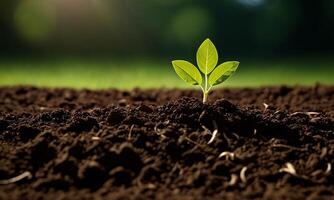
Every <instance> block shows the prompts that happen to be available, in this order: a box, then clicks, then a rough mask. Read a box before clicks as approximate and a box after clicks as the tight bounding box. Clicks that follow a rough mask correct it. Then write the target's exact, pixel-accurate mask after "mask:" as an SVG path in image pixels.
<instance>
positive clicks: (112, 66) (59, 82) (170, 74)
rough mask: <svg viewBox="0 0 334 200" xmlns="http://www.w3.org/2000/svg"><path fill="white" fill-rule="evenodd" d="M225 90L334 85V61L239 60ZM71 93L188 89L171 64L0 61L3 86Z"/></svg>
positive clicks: (32, 60) (148, 62)
mask: <svg viewBox="0 0 334 200" xmlns="http://www.w3.org/2000/svg"><path fill="white" fill-rule="evenodd" d="M240 61H241V64H240V66H239V69H238V71H237V72H236V74H234V76H233V77H231V78H230V79H228V80H227V81H226V82H225V83H223V84H222V85H221V86H223V87H224V86H226V87H257V86H264V85H281V84H285V85H296V84H298V85H313V84H315V83H323V84H331V85H333V84H334V59H330V58H322V59H320V58H318V59H309V58H302V59H280V60H271V61H259V60H240ZM26 84H28V85H35V86H44V87H72V88H91V89H97V88H99V89H100V88H120V89H131V88H134V87H140V88H158V87H167V88H174V87H177V88H186V87H191V86H188V85H187V84H185V83H184V82H183V81H182V80H181V79H179V78H178V77H177V75H176V74H175V73H174V70H173V68H172V66H171V64H170V61H169V60H152V59H131V60H127V59H124V60H120V59H118V60H117V59H68V58H67V59H18V60H15V59H0V85H1V86H5V85H6V86H8V85H26Z"/></svg>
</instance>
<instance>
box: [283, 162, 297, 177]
mask: <svg viewBox="0 0 334 200" xmlns="http://www.w3.org/2000/svg"><path fill="white" fill-rule="evenodd" d="M285 165H286V167H284V168H282V169H280V170H279V172H286V173H289V174H291V175H294V176H297V172H296V169H295V167H294V166H293V165H292V164H291V163H289V162H287V163H285Z"/></svg>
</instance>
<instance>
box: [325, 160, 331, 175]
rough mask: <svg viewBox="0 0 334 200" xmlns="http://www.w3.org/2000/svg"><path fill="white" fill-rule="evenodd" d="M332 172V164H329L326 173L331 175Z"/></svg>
mask: <svg viewBox="0 0 334 200" xmlns="http://www.w3.org/2000/svg"><path fill="white" fill-rule="evenodd" d="M331 170H332V164H330V163H327V169H326V171H325V174H329V173H330V172H331Z"/></svg>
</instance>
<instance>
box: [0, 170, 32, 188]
mask: <svg viewBox="0 0 334 200" xmlns="http://www.w3.org/2000/svg"><path fill="white" fill-rule="evenodd" d="M25 178H27V179H31V178H32V174H31V173H30V172H29V171H25V172H23V173H22V174H20V175H18V176H16V177H13V178H10V179H6V180H0V185H6V184H10V183H15V182H18V181H20V180H23V179H25Z"/></svg>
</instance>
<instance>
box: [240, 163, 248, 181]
mask: <svg viewBox="0 0 334 200" xmlns="http://www.w3.org/2000/svg"><path fill="white" fill-rule="evenodd" d="M246 171H247V167H246V166H244V167H243V168H242V169H241V171H240V179H241V181H242V182H243V183H246V181H247V179H246Z"/></svg>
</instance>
